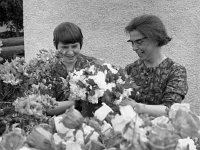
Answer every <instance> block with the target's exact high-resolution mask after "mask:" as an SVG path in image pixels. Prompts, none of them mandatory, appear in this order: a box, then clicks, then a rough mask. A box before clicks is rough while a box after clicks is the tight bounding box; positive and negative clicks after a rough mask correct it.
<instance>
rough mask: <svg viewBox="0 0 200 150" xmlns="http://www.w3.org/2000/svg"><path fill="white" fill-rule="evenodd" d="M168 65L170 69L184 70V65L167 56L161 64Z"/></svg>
mask: <svg viewBox="0 0 200 150" xmlns="http://www.w3.org/2000/svg"><path fill="white" fill-rule="evenodd" d="M166 66H168V67H169V68H170V69H171V70H172V71H181V70H183V71H186V68H185V66H183V65H181V64H180V63H178V62H176V61H174V60H173V59H171V58H167V59H166V61H165V63H164V64H163V67H166Z"/></svg>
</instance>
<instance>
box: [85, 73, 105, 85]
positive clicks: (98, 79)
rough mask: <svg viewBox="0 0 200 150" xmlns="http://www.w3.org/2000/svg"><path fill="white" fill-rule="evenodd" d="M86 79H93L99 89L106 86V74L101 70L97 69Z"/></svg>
mask: <svg viewBox="0 0 200 150" xmlns="http://www.w3.org/2000/svg"><path fill="white" fill-rule="evenodd" d="M88 79H93V80H94V82H95V83H96V84H97V85H98V87H99V88H100V89H104V88H105V87H106V81H105V79H106V74H104V73H103V72H102V71H99V72H98V73H97V75H95V76H89V77H88Z"/></svg>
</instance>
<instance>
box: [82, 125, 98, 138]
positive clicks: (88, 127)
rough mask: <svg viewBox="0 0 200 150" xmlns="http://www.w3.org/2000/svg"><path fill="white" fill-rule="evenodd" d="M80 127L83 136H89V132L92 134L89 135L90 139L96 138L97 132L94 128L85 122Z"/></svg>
mask: <svg viewBox="0 0 200 150" xmlns="http://www.w3.org/2000/svg"><path fill="white" fill-rule="evenodd" d="M82 127H83V131H84V134H85V138H87V136H90V134H91V133H92V135H91V136H90V140H95V141H97V140H98V138H99V134H98V133H97V132H96V131H95V130H94V128H92V127H91V126H88V125H86V124H83V125H82Z"/></svg>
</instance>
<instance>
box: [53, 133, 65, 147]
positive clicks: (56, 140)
mask: <svg viewBox="0 0 200 150" xmlns="http://www.w3.org/2000/svg"><path fill="white" fill-rule="evenodd" d="M53 139H54V142H55V144H56V145H58V144H60V143H65V141H64V139H62V138H61V137H60V136H59V135H58V133H54V134H53Z"/></svg>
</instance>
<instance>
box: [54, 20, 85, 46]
mask: <svg viewBox="0 0 200 150" xmlns="http://www.w3.org/2000/svg"><path fill="white" fill-rule="evenodd" d="M59 42H61V43H63V44H71V43H76V42H79V43H80V47H81V48H82V45H83V34H82V31H81V29H80V28H79V27H78V26H77V25H75V24H74V23H70V22H63V23H61V24H59V25H58V26H57V27H56V28H55V29H54V32H53V43H54V45H55V47H56V49H58V43H59Z"/></svg>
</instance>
